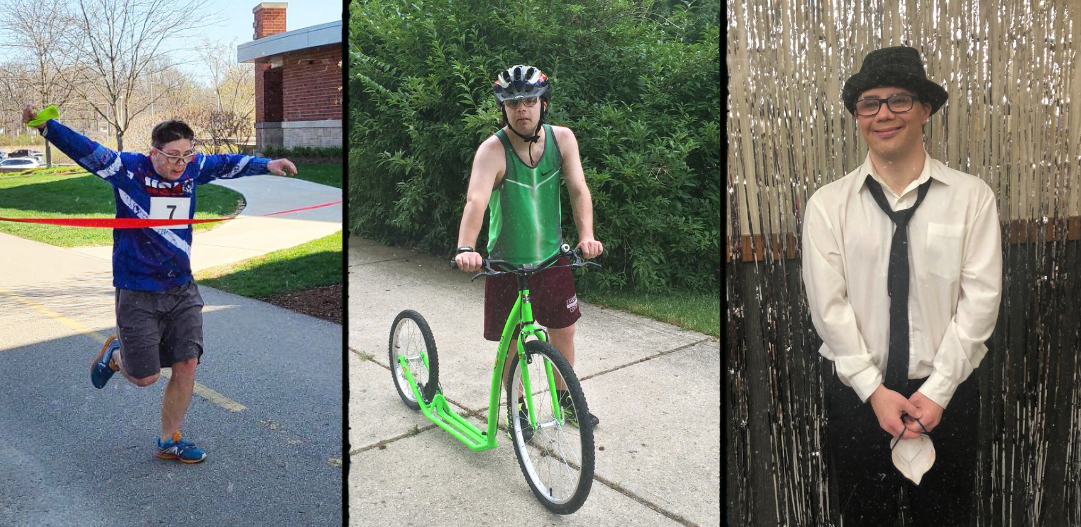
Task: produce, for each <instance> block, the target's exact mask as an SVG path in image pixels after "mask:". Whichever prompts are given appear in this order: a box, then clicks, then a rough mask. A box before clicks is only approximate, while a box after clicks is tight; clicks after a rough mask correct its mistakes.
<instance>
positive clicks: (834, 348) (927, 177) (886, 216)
mask: <svg viewBox="0 0 1081 527" xmlns="http://www.w3.org/2000/svg"><path fill="white" fill-rule="evenodd" d="M842 99H843V100H844V103H845V107H846V108H847V109H848V111H850V112H852V113H853V115H854V117H855V118H856V121H857V123H858V125H859V128H860V132H861V134H862V135H863V138H864V140H865V141H866V142H867V147H868V154H867V159H866V160H865V161H864V163H863V164H862V165H861V166H859V167H858V168H857V169H856V170H854V171H852V172H850V173H849V174H847V175H846V176H845V177H843V178H841V179H839V180H837V181H834V182H833V183H830V184H828V185H826V186H824V187H822V188H821V189H819V190H818V191H817V192H816V193H815V194H814V195H813V196H812V197H811V199H810V200H809V201H808V203H807V210H806V217H805V218H804V223H803V279H804V284H805V286H806V290H807V298H808V301H809V304H810V306H809V307H810V311H811V318H812V321H813V322H814V325H815V329H817V330H818V334H819V336H820V337H821V338H822V340H823V344H822V347H821V349H820V352H821V353H822V355H823V356H825V357H826V358H827V359H830V360H831V361H833V364H834V368H835V370H836V372H837V377H836V378H833V377H832V376H831V378H830V379H829V380H828V381H827V385H828V387H827V415H828V418H829V420H828V423H827V431H828V442H829V445H830V452H831V458H832V464H833V466H834V469H835V472H834V474H835V477H836V479H837V482H838V490H839V493H840V495H839V505H840V510H841V516H842V518H843V520H844V525H893V523H894V520H895V519H896V518H897V514H898V505H899V504H900V503H902V502H903V501H905V500H899V499H898V497H899V495H900V494H899V491H901V490H902V489H904V490H905V494H907V497H908V499H907V502H908V505H909V506H910V508H911V512H912V516H913V517H914V519H915V520H916V523H915V524H917V525H936V526H939V525H962V524H965V525H967V522H968V521H969V520H970V518H971V515H972V496H973V493H974V490H975V489H974V483H975V470H976V456H975V453H976V444H975V443H976V427H977V425H978V414H979V390H978V388H977V386H976V381H975V380H974V379H969V377H970V375H971V374H972V370H973V369H974V368H976V367H977V366H978V365H979V363H980V361H981V360H982V359H983V356H984V355H985V354H986V352H987V347H986V346H985V345H984V342H985V341H986V340H987V339H988V338H989V337H990V335H991V331H992V330H993V329H994V325H995V321H996V319H997V317H998V308H999V299H1000V296H1001V289H1002V246H1001V235H1000V231H999V219H998V209H997V206H996V200H995V195H994V193H993V192H992V190H991V188H990V187H989V186H988V185H987V184H986V183H984V182H983V181H982V180H980V179H979V178H977V177H974V176H971V175H968V174H964V173H961V172H958V171H956V170H953V169H951V168H948V167H947V166H946V165H944V164H943V163H941V162H939V161H937V160H934V159H932V158H931V157H930V155H928V154H927V152H926V150H925V149H924V145H923V125H924V124H926V123H927V121H928V119H930V117H931V115H933V114H934V113H935V112H937V111H938V110H939V108H941V107H942V105H943V104H945V103H946V99H947V94H946V91H945V89H943V88H942V87H941V86H939V85H938V84H936V83H934V82H933V81H931V80H929V79H928V78H927V75H926V73H925V71H924V68H923V62H922V61H921V59H920V55H919V52H918V51H917V50H915V49H913V48H908V47H895V48H885V49H880V50H876V51H873V52H871V53H870V54H868V55H867V57H866V58H865V59H864V62H863V65H862V67H861V69H860V71H859V72H858V73H857V74H855V75H853V76H852V77H851V78H849V79H848V81H847V82H846V83H845V86H844V89H843V91H842ZM887 209H888V210H887ZM891 328H892V330H891ZM966 379H968V380H967V382H966ZM866 403H870V404H866ZM947 406H948V407H949V411H944V409H945V408H947ZM882 431H885V433H883V432H882ZM925 433H926V434H928V435H929V437H930V438H932V439H933V445H934V447H933V448H934V452H936V453H937V455H936V456H935V457H934V458H933V459H934V465H933V466H932V468H931V470H929V471H928V472H927V474H926V477H924V478H923V479H922V480H921V481H920V484H919V485H915V484H912V483H911V482H909V481H908V480H906V479H905V478H904V477H903V476H902V475H901V472H900V471H899V470H898V468H896V467H895V466H894V462H893V460H892V457H891V444H893V442H894V441H896V440H897V438H903V439H916V438H920V437H921V434H925ZM887 434H888V435H887ZM891 438H892V439H891ZM927 450H930V448H929V447H928V449H927ZM925 454H926V452H925Z"/></svg>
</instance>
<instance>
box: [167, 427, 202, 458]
mask: <svg viewBox="0 0 1081 527" xmlns="http://www.w3.org/2000/svg"><path fill="white" fill-rule="evenodd" d="M158 457H159V458H161V459H176V460H178V461H181V462H183V463H199V462H200V461H202V460H204V459H206V452H203V450H202V449H201V448H199V447H197V446H195V443H192V442H191V441H182V440H181V439H180V432H177V433H176V434H174V435H173V439H172V440H171V441H166V442H164V443H162V442H161V439H160V438H159V439H158Z"/></svg>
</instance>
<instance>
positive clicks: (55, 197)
mask: <svg viewBox="0 0 1081 527" xmlns="http://www.w3.org/2000/svg"><path fill="white" fill-rule="evenodd" d="M196 192H197V194H196V195H197V200H198V202H197V210H196V212H195V217H196V218H222V217H226V216H231V215H233V214H235V213H236V211H237V210H238V206H239V205H240V203H241V201H242V197H241V195H240V194H239V193H237V192H234V191H232V190H229V189H227V188H224V187H220V186H217V185H200V186H199V187H197V191H196ZM0 216H2V217H12V218H39V217H43V218H67V217H71V218H113V217H115V216H116V205H115V203H114V199H113V188H112V186H111V185H109V183H108V182H105V181H102V180H101V179H100V178H98V177H97V176H94V175H91V174H89V173H87V172H86V171H85V170H83V169H81V168H78V167H53V168H49V169H41V170H33V171H28V172H16V173H12V174H0ZM218 225H220V224H219V223H206V224H199V225H196V226H195V230H196V232H199V231H206V230H209V229H213V228H214V227H217V226H218ZM0 232H3V233H7V234H12V235H15V236H18V237H20V238H26V239H28V240H34V241H38V242H44V243H48V244H51V245H58V246H61V247H78V246H85V245H111V244H112V243H113V230H112V229H102V228H91V227H63V226H58V225H41V224H36V223H14V222H6V221H0Z"/></svg>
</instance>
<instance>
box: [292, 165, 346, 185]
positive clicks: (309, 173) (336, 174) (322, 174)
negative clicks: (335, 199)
mask: <svg viewBox="0 0 1081 527" xmlns="http://www.w3.org/2000/svg"><path fill="white" fill-rule="evenodd" d="M296 165H297V176H296V177H297V179H303V180H304V181H311V182H312V183H319V184H320V185H327V186H330V187H335V188H342V174H344V170H345V168H344V167H342V164H341V163H296Z"/></svg>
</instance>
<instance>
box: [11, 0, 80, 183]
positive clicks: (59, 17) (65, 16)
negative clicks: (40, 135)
mask: <svg viewBox="0 0 1081 527" xmlns="http://www.w3.org/2000/svg"><path fill="white" fill-rule="evenodd" d="M73 23H74V19H73V17H72V13H71V11H70V10H69V9H68V6H67V2H66V1H65V0H7V1H5V2H3V3H2V4H0V35H2V36H3V38H2V39H0V40H2V42H3V44H2V45H3V46H4V47H7V48H10V49H14V50H16V51H17V52H18V58H19V59H20V61H21V62H22V63H23V64H25V66H26V68H27V70H28V71H29V72H31V75H29V78H27V79H25V80H26V81H28V84H27V86H26V88H27V89H26V90H25V91H28V92H29V95H31V96H32V98H31V97H27V98H26V99H25V100H22V101H15V102H16V106H17V107H19V108H20V110H19V112H20V113H21V107H22V106H23V105H24V104H26V103H36V106H37V107H38V108H42V107H44V106H46V105H49V104H55V105H57V106H63V105H64V104H65V103H67V101H68V99H69V98H70V97H71V94H72V86H71V84H70V83H68V82H66V80H65V79H64V78H63V76H62V75H61V74H60V72H61V71H64V70H65V69H68V68H70V67H72V66H73V65H74V64H75V54H74V53H73V50H74V49H75V48H74V47H72V46H70V45H65V42H67V43H69V44H70V43H73V42H78V40H79V38H80V35H79V34H77V33H76V34H69V32H68V30H69V28H70V27H71V26H72V24H73ZM62 35H63V38H62ZM24 96H25V94H24ZM6 110H8V111H10V110H9V109H6ZM45 160H46V164H47V165H48V166H52V148H51V145H50V144H49V143H48V142H47V141H46V143H45Z"/></svg>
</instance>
